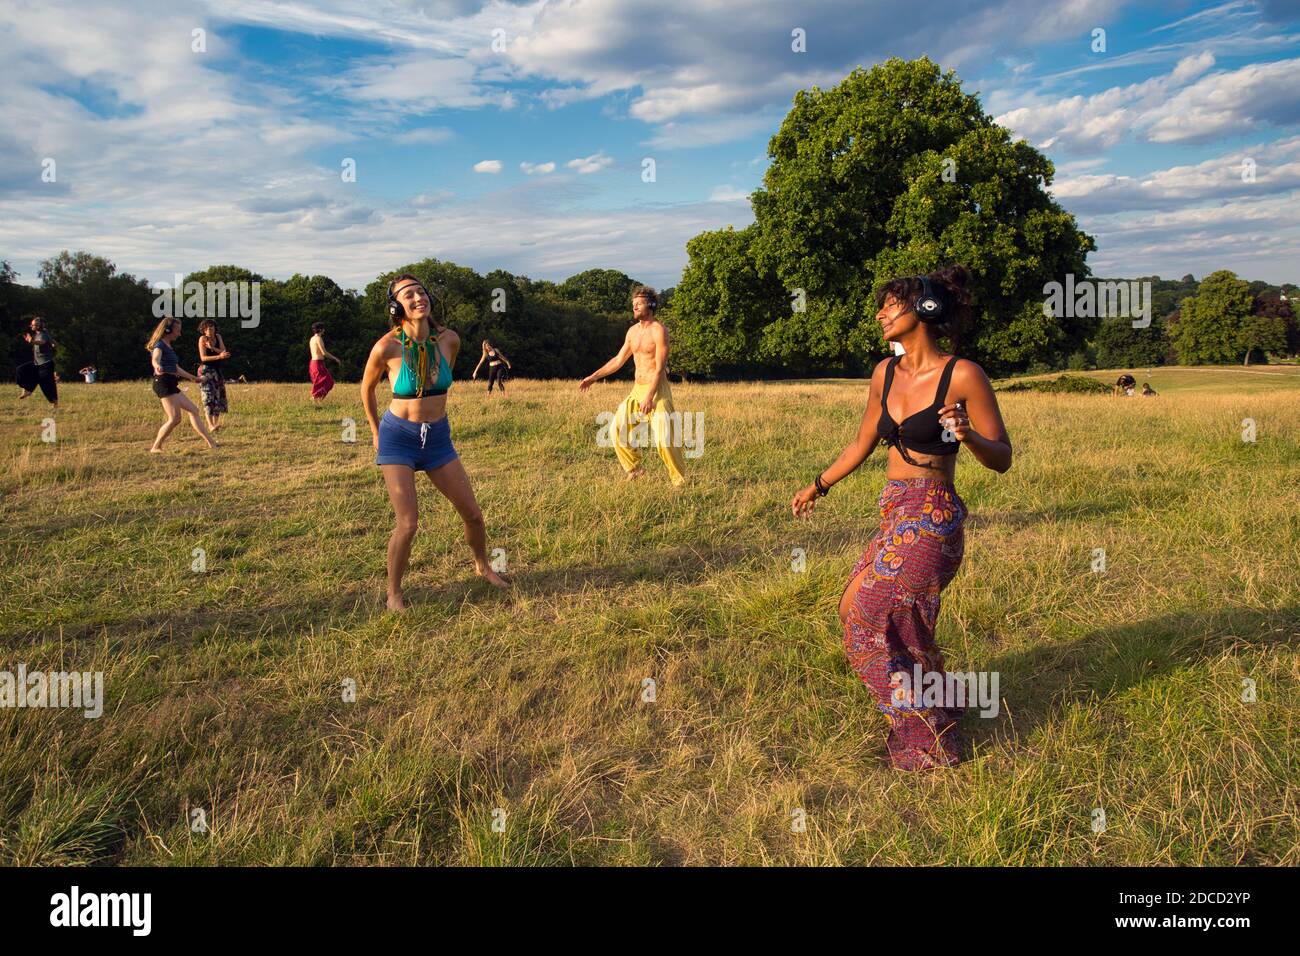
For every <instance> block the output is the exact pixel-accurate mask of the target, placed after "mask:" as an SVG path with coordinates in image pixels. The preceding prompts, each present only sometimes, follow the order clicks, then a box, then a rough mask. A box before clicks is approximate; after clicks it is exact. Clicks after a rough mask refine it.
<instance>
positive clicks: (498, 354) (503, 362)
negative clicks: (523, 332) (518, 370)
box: [470, 339, 514, 395]
mask: <svg viewBox="0 0 1300 956" xmlns="http://www.w3.org/2000/svg"><path fill="white" fill-rule="evenodd" d="M484 362H487V363H488V394H489V395H491V394H492V383H493V382H495V383H496V385H497V388H499V389H501V394H502V395H504V394H505V392H506V369H508V368H514V366H513V365H511V364H510V359H508V358H506V353H505V352H502V351H501V350H500V349H499V348H496V347H495V346H494V345H493V344H492V343H491V342H489V341H488V340H487V339H484V340H483V354H482V355H481V356H480V357H479V360H478V364H477V365H475V366H474V372H473V373H472V374H471V375H470V378H478V370H479V369H481V368H482V367H483V363H484Z"/></svg>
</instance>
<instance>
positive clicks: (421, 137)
mask: <svg viewBox="0 0 1300 956" xmlns="http://www.w3.org/2000/svg"><path fill="white" fill-rule="evenodd" d="M391 138H392V140H393V142H395V143H405V144H408V145H409V144H415V143H424V144H427V145H437V144H439V143H445V142H447V141H449V140H452V139H455V138H456V133H455V132H454V131H453V130H450V129H447V128H446V127H445V126H426V127H423V128H421V129H411V130H407V131H405V132H403V133H397V134H395V135H394V136H392V137H391Z"/></svg>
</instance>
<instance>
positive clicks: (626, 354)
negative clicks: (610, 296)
mask: <svg viewBox="0 0 1300 956" xmlns="http://www.w3.org/2000/svg"><path fill="white" fill-rule="evenodd" d="M631 336H632V330H631V329H628V334H627V335H625V336H624V337H623V347H622V348H621V349H619V350H618V354H617V355H615V356H614V357H613V358H612V359H610V360H609V361H608V362H606V363H605V364H604V365H602V366H601V367H600V368H598V369H596V371H594V372H592V373H591V374H590V375H588V376H587V377H586V378H584V379H583V380H582V381H581V382H579V383H578V388H579V389H581V390H582V391H586V390H587V389H588V388H589V387H591V383H592V382H599V381H600V380H601V379H602V378H604V377H605V376H606V375H613V374H614V373H615V372H617V371H618V370H619V369H621V368H622V367H623V366H624V365H626V364H627V360H628V359H630V358H631V357H632V343H631V342H630V341H629V339H630V338H631Z"/></svg>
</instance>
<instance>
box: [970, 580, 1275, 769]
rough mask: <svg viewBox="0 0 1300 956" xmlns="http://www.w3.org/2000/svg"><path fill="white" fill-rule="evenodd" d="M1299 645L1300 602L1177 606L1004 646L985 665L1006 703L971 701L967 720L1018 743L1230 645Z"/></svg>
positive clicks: (979, 730) (983, 733) (978, 732)
mask: <svg viewBox="0 0 1300 956" xmlns="http://www.w3.org/2000/svg"><path fill="white" fill-rule="evenodd" d="M1297 646H1300V607H1296V606H1291V607H1284V608H1280V609H1278V610H1276V611H1258V610H1242V609H1237V608H1224V609H1220V610H1218V611H1213V612H1208V613H1192V612H1186V611H1184V612H1179V613H1176V614H1166V615H1163V616H1160V617H1154V618H1148V619H1147V620H1143V621H1134V622H1133V623H1132V624H1128V625H1125V626H1123V627H1118V628H1107V629H1099V630H1095V631H1089V632H1088V633H1087V634H1084V635H1083V636H1081V637H1079V638H1076V639H1074V640H1070V641H1064V642H1058V643H1054V644H1050V645H1046V646H1038V647H1034V648H1032V649H1029V650H1025V651H1019V652H1016V653H1009V654H1003V655H1001V656H998V657H995V658H993V659H992V660H990V661H988V663H987V664H986V665H984V666H985V669H987V670H989V671H997V672H998V674H999V675H1000V677H999V683H1000V688H999V690H1000V693H1001V696H1002V699H1003V701H1004V702H1005V704H1006V705H1008V707H1009V712H1008V709H1006V708H1004V709H1003V710H1002V712H1001V713H1000V714H999V715H998V717H996V718H994V719H984V718H980V717H979V716H978V712H977V711H975V710H974V709H968V711H967V715H966V718H965V721H964V722H963V725H962V728H963V731H964V733H965V734H966V736H968V737H969V738H970V739H971V740H972V741H982V742H989V741H991V740H993V739H995V738H1005V739H1009V740H1010V741H1011V742H1013V743H1016V742H1019V741H1024V740H1027V739H1028V738H1030V737H1031V736H1032V735H1033V734H1034V732H1035V731H1036V730H1038V729H1039V728H1041V727H1043V726H1045V725H1046V724H1048V723H1050V721H1051V720H1052V719H1053V717H1054V716H1057V715H1059V713H1060V711H1061V710H1062V708H1064V707H1068V706H1069V705H1070V704H1072V703H1075V702H1080V701H1085V700H1088V699H1090V698H1092V697H1093V695H1096V697H1098V698H1106V697H1109V696H1111V695H1113V694H1118V693H1122V692H1123V691H1125V690H1127V689H1128V688H1130V687H1136V686H1138V685H1140V684H1142V683H1144V682H1146V681H1149V680H1152V679H1155V678H1159V677H1163V676H1166V675H1169V674H1172V673H1174V672H1175V671H1177V670H1179V669H1181V668H1184V667H1188V666H1193V665H1196V664H1199V663H1202V662H1204V661H1208V660H1212V659H1214V658H1217V657H1220V656H1222V655H1223V654H1224V653H1225V652H1228V651H1231V652H1232V653H1234V654H1240V653H1243V652H1246V651H1249V650H1267V649H1269V648H1276V647H1297Z"/></svg>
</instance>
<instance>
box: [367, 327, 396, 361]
mask: <svg viewBox="0 0 1300 956" xmlns="http://www.w3.org/2000/svg"><path fill="white" fill-rule="evenodd" d="M401 350H402V347H401V345H400V344H399V343H398V341H397V336H395V335H394V334H393V333H392V332H391V331H388V332H385V333H384V334H383V335H381V336H380V337H379V341H378V342H376V343H375V347H374V348H372V349H371V350H370V355H371V357H372V358H388V357H389V356H392V355H397V354H398V353H399V352H400V351H401Z"/></svg>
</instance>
